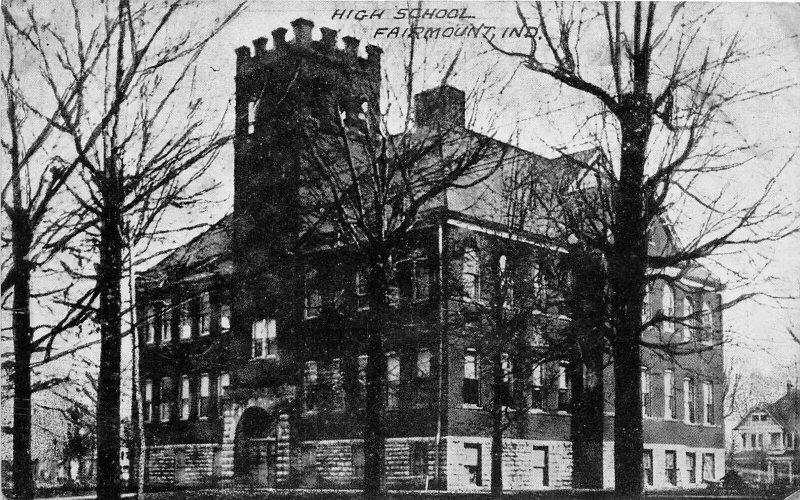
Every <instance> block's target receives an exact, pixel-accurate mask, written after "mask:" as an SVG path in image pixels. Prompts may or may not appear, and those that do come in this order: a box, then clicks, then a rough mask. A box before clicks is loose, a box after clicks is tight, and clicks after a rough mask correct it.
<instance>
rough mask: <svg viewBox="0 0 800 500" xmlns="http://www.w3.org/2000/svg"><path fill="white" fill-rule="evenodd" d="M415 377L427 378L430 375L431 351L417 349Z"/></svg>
mask: <svg viewBox="0 0 800 500" xmlns="http://www.w3.org/2000/svg"><path fill="white" fill-rule="evenodd" d="M415 376H416V378H419V379H427V378H429V377H430V376H431V351H430V350H428V349H419V350H418V351H417V371H416V374H415Z"/></svg>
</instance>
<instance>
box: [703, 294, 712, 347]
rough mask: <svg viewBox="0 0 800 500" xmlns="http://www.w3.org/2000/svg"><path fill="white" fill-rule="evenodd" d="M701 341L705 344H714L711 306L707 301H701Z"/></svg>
mask: <svg viewBox="0 0 800 500" xmlns="http://www.w3.org/2000/svg"><path fill="white" fill-rule="evenodd" d="M700 321H701V327H700V329H701V331H702V340H703V342H705V343H706V344H712V343H713V342H714V328H713V323H714V322H713V316H712V314H711V305H710V304H709V303H708V302H707V301H705V300H704V301H703V311H702V313H701V315H700Z"/></svg>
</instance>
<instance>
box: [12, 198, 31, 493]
mask: <svg viewBox="0 0 800 500" xmlns="http://www.w3.org/2000/svg"><path fill="white" fill-rule="evenodd" d="M15 201H16V187H15ZM17 215H19V214H17ZM11 226H12V229H11V231H12V234H13V236H12V239H13V250H12V251H13V253H14V255H13V259H14V264H13V265H14V269H15V274H16V275H15V276H14V313H13V320H12V328H13V331H14V465H13V474H14V495H15V497H16V498H18V499H20V500H28V499H32V498H33V493H34V483H33V469H32V464H31V396H32V391H31V336H30V331H31V315H30V277H31V275H30V268H29V267H28V265H27V264H28V262H27V254H28V251H27V249H26V248H27V246H26V245H25V242H26V241H30V239H29V238H28V237H27V236H26V234H25V233H26V231H25V228H24V222H23V221H22V220H19V219H17V218H16V217H15V219H14V220H13V221H12V223H11ZM21 226H22V227H21ZM28 236H29V235H28Z"/></svg>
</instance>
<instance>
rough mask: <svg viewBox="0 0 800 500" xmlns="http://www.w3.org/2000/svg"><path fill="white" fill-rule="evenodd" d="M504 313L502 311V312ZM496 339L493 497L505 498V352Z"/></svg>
mask: <svg viewBox="0 0 800 500" xmlns="http://www.w3.org/2000/svg"><path fill="white" fill-rule="evenodd" d="M500 314H501V315H502V312H501V313H500ZM501 338H502V337H501V336H498V338H497V339H495V342H497V344H496V348H495V349H494V350H493V351H494V352H492V358H493V359H492V410H491V415H492V449H491V482H492V484H491V491H492V498H495V499H499V498H503V407H502V401H501V400H500V394H501V393H502V392H503V391H504V387H503V382H504V380H503V354H502V352H501V349H500V345H499V344H500V339H501ZM479 473H480V472H479Z"/></svg>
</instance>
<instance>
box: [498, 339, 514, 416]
mask: <svg viewBox="0 0 800 500" xmlns="http://www.w3.org/2000/svg"><path fill="white" fill-rule="evenodd" d="M500 359H501V362H500V369H501V370H502V371H503V385H502V386H500V394H497V395H496V396H497V397H499V398H500V404H501V405H502V406H512V405H513V401H512V394H513V390H514V387H513V385H514V375H513V373H512V371H513V369H512V366H511V358H510V357H509V356H508V353H507V352H504V353H503V354H502V356H501V358H500Z"/></svg>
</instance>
